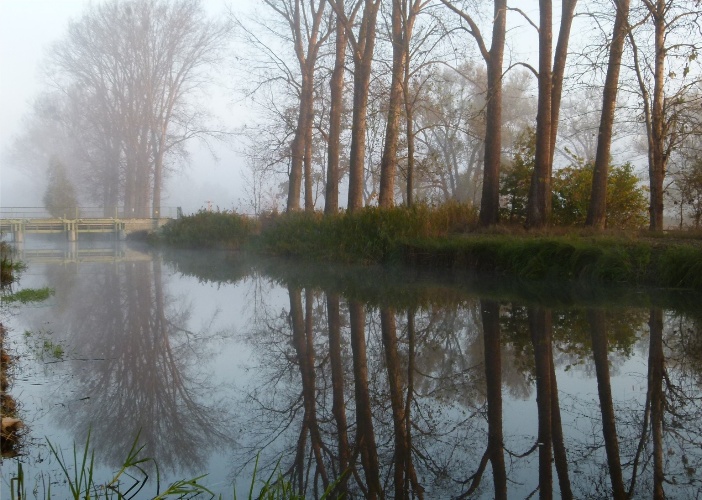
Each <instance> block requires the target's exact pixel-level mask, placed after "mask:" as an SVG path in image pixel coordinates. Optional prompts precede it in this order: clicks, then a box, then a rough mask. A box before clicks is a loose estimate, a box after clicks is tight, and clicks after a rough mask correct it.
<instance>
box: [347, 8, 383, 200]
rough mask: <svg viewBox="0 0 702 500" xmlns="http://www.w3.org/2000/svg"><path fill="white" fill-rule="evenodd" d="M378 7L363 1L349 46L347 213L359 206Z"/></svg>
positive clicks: (362, 182) (361, 191)
mask: <svg viewBox="0 0 702 500" xmlns="http://www.w3.org/2000/svg"><path fill="white" fill-rule="evenodd" d="M379 8H380V0H365V7H364V9H363V19H362V21H361V27H360V29H359V33H358V39H357V40H356V43H355V44H354V47H353V52H354V75H353V118H352V129H351V152H350V157H349V198H348V203H347V210H348V211H349V212H354V211H356V210H358V209H360V208H362V207H363V184H364V170H365V161H366V129H367V120H366V115H367V113H368V90H369V87H370V78H371V66H372V63H373V50H374V48H375V34H376V30H375V28H376V19H377V15H378V9H379Z"/></svg>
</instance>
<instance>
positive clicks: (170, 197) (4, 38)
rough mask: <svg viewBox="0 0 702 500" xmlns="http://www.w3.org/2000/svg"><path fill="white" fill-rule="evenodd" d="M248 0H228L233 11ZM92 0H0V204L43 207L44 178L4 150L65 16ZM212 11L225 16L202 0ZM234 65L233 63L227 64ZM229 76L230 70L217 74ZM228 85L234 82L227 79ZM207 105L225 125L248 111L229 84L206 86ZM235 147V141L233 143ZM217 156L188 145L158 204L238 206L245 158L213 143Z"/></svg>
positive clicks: (218, 0) (214, 3)
mask: <svg viewBox="0 0 702 500" xmlns="http://www.w3.org/2000/svg"><path fill="white" fill-rule="evenodd" d="M248 3H249V0H234V5H233V6H232V7H233V8H236V9H237V10H240V9H241V8H242V7H244V6H245V5H246V4H248ZM91 4H95V1H91V0H0V207H18V206H24V207H28V206H32V207H38V206H42V205H43V203H42V196H43V193H44V189H45V188H46V184H45V182H44V180H43V179H36V178H35V177H32V176H29V175H28V174H26V173H24V172H20V171H18V170H16V169H14V168H13V167H12V166H11V165H9V164H8V163H7V162H8V160H7V155H6V154H5V152H6V151H7V150H8V148H9V146H10V145H11V144H12V141H13V139H14V137H15V136H17V135H18V134H19V133H21V131H22V120H23V117H24V116H26V114H27V113H28V112H29V111H30V110H31V106H32V101H33V100H34V98H35V97H36V96H37V95H38V94H39V93H40V91H41V89H42V75H41V63H42V61H43V60H44V57H45V55H46V52H47V50H48V49H49V47H50V46H51V44H52V43H53V42H55V41H57V40H59V39H61V38H62V37H63V36H64V35H65V33H66V29H67V26H68V22H69V20H71V19H77V18H79V17H80V16H81V15H82V13H83V12H84V11H85V9H87V8H88V7H89V6H90V5H91ZM203 5H204V6H205V8H206V9H207V10H208V12H209V13H210V14H211V15H220V16H221V15H224V13H225V12H226V10H227V8H228V6H227V3H225V2H224V1H223V0H203ZM233 71H234V68H233ZM218 76H219V77H221V78H222V80H223V82H222V83H224V84H226V83H227V81H229V82H232V81H233V80H232V79H233V78H236V75H235V74H230V72H229V71H225V72H222V73H220V74H219V75H218ZM229 86H230V87H233V85H231V84H230V85H229ZM212 99H213V101H212V105H211V111H212V112H213V113H215V114H216V115H217V117H218V118H219V120H220V121H221V122H223V123H224V125H226V126H227V127H229V128H235V127H237V126H240V125H242V124H243V123H244V120H245V119H246V118H247V116H248V111H247V110H246V109H245V108H242V107H241V106H239V105H236V104H235V101H236V99H237V96H236V94H235V91H234V90H233V89H231V90H227V89H219V90H215V91H214V92H213V96H212ZM234 146H235V145H234ZM214 149H215V151H214V152H215V156H216V159H215V158H213V155H212V154H211V153H210V152H209V151H208V149H207V148H205V147H203V146H201V145H199V144H197V143H193V144H192V146H191V148H190V150H191V161H190V166H189V167H187V168H186V169H185V170H182V171H180V172H177V173H175V174H174V175H172V176H171V178H170V179H169V180H168V182H167V185H166V192H165V193H164V196H163V199H162V204H163V206H164V207H170V206H180V207H182V208H183V210H184V212H185V213H192V212H195V211H197V210H198V209H200V208H205V207H207V206H208V202H209V204H210V205H211V206H212V207H213V208H214V207H219V208H221V209H231V208H234V207H239V206H241V204H242V199H243V198H244V197H245V194H244V190H243V180H242V179H243V172H244V160H243V159H242V158H241V157H240V156H239V155H238V154H237V153H235V151H234V149H232V147H225V146H223V145H216V144H215V145H214Z"/></svg>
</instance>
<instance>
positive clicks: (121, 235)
mask: <svg viewBox="0 0 702 500" xmlns="http://www.w3.org/2000/svg"><path fill="white" fill-rule="evenodd" d="M115 239H116V240H117V241H124V240H126V239H127V231H126V229H125V223H124V221H116V222H115Z"/></svg>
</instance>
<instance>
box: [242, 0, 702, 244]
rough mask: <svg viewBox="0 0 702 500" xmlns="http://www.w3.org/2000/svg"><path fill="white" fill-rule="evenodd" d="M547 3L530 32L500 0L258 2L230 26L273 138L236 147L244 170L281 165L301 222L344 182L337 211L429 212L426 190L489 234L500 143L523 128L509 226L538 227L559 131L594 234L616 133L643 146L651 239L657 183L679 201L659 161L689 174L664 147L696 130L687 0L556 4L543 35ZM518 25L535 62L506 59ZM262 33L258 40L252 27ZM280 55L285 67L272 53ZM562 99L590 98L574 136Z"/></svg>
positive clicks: (259, 136) (675, 149)
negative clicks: (519, 196)
mask: <svg viewBox="0 0 702 500" xmlns="http://www.w3.org/2000/svg"><path fill="white" fill-rule="evenodd" d="M551 3H552V2H551V1H547V0H541V1H539V3H538V9H537V12H538V19H534V20H532V19H531V18H530V17H529V14H531V13H529V12H526V11H524V10H522V9H520V8H517V7H512V6H509V5H508V4H507V2H506V1H505V0H495V1H494V2H493V3H492V9H491V10H490V11H489V12H488V11H487V10H486V9H485V8H483V7H481V6H478V5H475V4H474V3H471V2H454V1H449V0H440V1H438V0H437V1H435V2H433V1H428V0H425V1H410V0H386V1H382V0H355V1H351V0H347V1H345V2H344V1H339V0H318V1H304V0H266V1H265V2H264V4H265V6H266V8H267V9H266V11H267V12H268V13H269V14H270V15H268V16H266V15H265V12H264V14H263V15H262V16H261V15H258V19H259V23H260V24H258V25H257V24H255V23H254V24H252V23H251V22H246V23H244V22H241V23H240V26H241V28H242V31H243V32H244V33H245V35H246V37H247V41H248V42H249V43H250V45H251V47H253V48H255V49H256V53H255V54H252V59H251V61H252V62H254V61H255V62H256V63H257V66H255V67H257V68H258V69H260V72H259V73H258V74H259V77H260V78H259V79H258V80H257V81H256V85H257V89H259V90H260V89H261V88H262V87H263V88H265V89H267V92H269V94H267V95H269V96H275V97H274V99H271V100H269V99H267V98H266V92H262V93H259V94H258V98H259V103H260V104H262V107H263V108H264V109H265V110H266V111H267V112H270V113H271V117H272V118H273V119H274V120H275V122H276V125H277V128H276V127H275V126H273V127H272V128H269V130H268V131H267V132H266V133H261V129H260V128H257V129H255V130H256V132H255V140H256V145H255V146H254V147H252V148H251V149H250V150H249V154H250V159H251V160H252V163H253V164H254V166H255V168H254V170H255V172H258V174H259V175H262V176H268V175H269V174H270V170H271V167H276V166H283V167H284V168H285V170H286V171H287V174H288V175H287V180H288V182H287V183H286V184H284V185H285V187H286V188H287V189H286V193H287V194H286V206H287V210H298V209H300V208H301V199H302V197H303V191H302V187H303V185H304V207H305V209H306V210H313V209H314V208H315V207H316V206H317V196H318V195H319V194H320V193H322V192H323V193H324V198H325V210H326V211H332V212H333V211H335V210H337V209H338V197H339V194H338V193H339V187H340V185H341V186H343V185H344V182H340V179H342V178H343V175H344V174H345V173H348V200H347V209H348V210H349V211H354V210H356V209H358V208H360V207H361V206H363V205H364V204H369V203H376V202H377V203H378V204H379V205H381V206H390V205H392V204H394V203H396V202H398V201H400V200H401V201H402V202H404V203H407V204H411V203H412V202H413V200H414V199H415V198H416V196H417V195H419V196H420V197H421V198H423V199H426V200H427V201H432V199H433V198H434V197H435V196H436V194H437V193H436V190H442V191H443V192H442V193H441V195H443V196H444V197H452V198H457V199H462V200H466V201H472V202H474V203H476V204H477V203H479V204H480V214H481V215H480V222H481V224H483V225H492V224H495V223H497V222H498V221H499V220H500V214H501V208H504V197H502V196H501V195H500V179H501V177H502V176H501V175H500V171H501V169H502V167H503V165H504V164H505V163H507V161H506V160H507V159H508V157H509V154H510V152H511V151H513V150H514V145H515V143H514V139H515V138H516V137H517V136H518V135H519V133H520V132H522V131H523V130H524V129H526V127H528V126H533V127H534V128H535V130H536V135H535V137H536V142H535V155H534V162H533V167H532V170H531V180H530V187H529V194H528V199H527V207H526V220H525V223H526V224H527V225H528V226H531V227H539V226H543V225H546V224H548V223H550V222H552V221H554V219H553V201H552V200H553V182H554V163H557V159H558V158H559V157H558V156H557V152H558V151H563V150H564V149H565V147H566V145H568V143H569V142H572V141H573V140H574V138H573V136H572V133H573V132H574V131H575V132H576V133H579V134H580V135H581V136H582V135H585V134H590V135H594V140H590V141H589V142H590V146H591V147H593V148H594V149H595V151H593V152H592V153H593V154H592V156H591V157H590V158H587V160H588V162H589V163H591V168H592V171H593V172H592V182H591V185H590V193H589V196H588V201H587V205H588V207H587V216H586V219H585V221H583V222H584V223H586V224H587V225H591V226H594V227H600V228H602V227H604V226H605V224H606V220H607V213H608V210H607V199H608V197H607V191H608V190H607V184H608V182H610V181H608V179H609V177H610V165H611V164H612V145H613V140H616V139H617V138H618V137H620V138H621V137H622V136H623V134H621V133H619V134H616V133H615V130H616V131H617V132H619V131H622V130H624V129H626V130H629V131H631V132H630V134H628V138H629V140H630V142H629V147H630V148H632V149H633V148H634V147H635V144H636V143H637V140H638V139H639V138H641V137H643V138H644V141H641V140H638V142H639V143H640V142H645V145H644V146H643V150H644V151H645V153H646V157H647V160H648V167H649V168H648V170H649V173H648V178H649V186H648V191H649V193H650V200H649V226H650V228H651V229H654V230H659V229H662V228H663V214H664V210H663V208H664V202H663V200H664V195H665V194H666V192H668V193H673V192H674V189H672V188H671V186H670V183H671V181H673V180H677V181H678V185H679V186H678V187H679V188H680V184H681V182H682V181H681V180H682V178H683V177H681V176H677V177H675V179H673V178H672V177H671V176H667V175H666V172H667V171H668V169H669V167H670V165H673V164H675V165H676V166H679V167H680V169H681V171H682V170H684V171H686V172H687V171H688V170H689V169H688V168H683V166H686V165H689V160H688V163H687V164H685V162H683V161H681V158H682V156H681V155H680V154H679V150H680V149H681V146H682V145H683V144H685V143H686V142H689V141H690V140H692V139H691V138H694V137H696V136H697V135H698V133H699V118H700V113H699V112H698V111H697V110H696V103H697V100H698V99H699V93H698V92H697V90H696V89H695V86H696V85H697V84H698V82H699V71H698V70H699V68H698V66H697V64H696V56H697V48H698V44H697V42H696V40H697V39H699V32H700V25H699V22H698V18H699V14H700V13H701V11H700V10H699V5H698V2H695V1H685V0H683V1H678V2H672V1H665V0H638V1H637V0H635V1H634V2H631V1H630V0H607V1H599V0H590V1H585V0H583V1H581V2H580V3H578V1H577V0H568V1H564V2H562V4H561V12H560V18H559V19H558V21H557V22H554V16H553V8H552V5H551ZM276 21H278V22H279V23H278V24H276ZM574 22H577V23H579V24H578V25H577V28H578V32H579V33H584V32H587V31H589V32H593V33H596V36H594V37H588V38H587V39H586V37H584V36H580V37H579V39H578V40H576V44H577V45H576V46H575V47H572V45H573V44H571V43H570V39H571V36H570V33H571V28H572V27H573V23H574ZM519 23H522V24H525V25H526V26H528V27H529V28H533V31H534V32H536V34H537V36H536V41H537V43H538V57H537V63H536V64H533V63H532V61H530V60H526V59H525V60H520V59H519V55H518V52H517V51H515V45H516V44H523V43H530V42H531V40H530V39H528V38H526V36H527V35H524V33H522V35H521V36H524V38H521V37H520V38H518V39H517V38H516V36H517V35H516V34H517V33H520V30H519V29H518V26H517V25H518V24H519ZM264 25H265V26H267V27H268V28H267V33H268V36H266V37H262V36H261V35H260V33H261V31H260V30H259V29H258V28H257V26H264ZM486 28H489V29H486ZM508 28H509V32H510V33H515V35H512V36H513V38H510V37H508V34H507V33H508ZM521 31H522V32H523V31H524V30H523V29H522V30H521ZM554 31H556V32H555V33H554ZM488 33H490V35H489V36H488ZM332 35H333V36H332ZM554 37H555V46H554ZM468 42H471V43H468ZM505 48H508V49H510V51H509V52H508V54H509V56H510V61H509V66H508V67H506V66H507V64H506V63H505V61H504V54H505ZM292 49H294V54H295V55H296V56H297V62H298V63H299V64H297V65H295V66H293V65H289V64H287V62H286V59H285V56H284V54H285V53H286V50H288V51H291V50H292ZM474 53H477V54H478V55H479V57H473V56H472V54H474ZM513 53H514V55H513ZM261 54H267V55H268V56H270V57H269V58H267V59H266V58H262V57H261ZM347 59H349V61H347ZM350 64H352V65H353V71H352V73H351V74H350V75H349V76H348V78H347V80H348V81H347V82H346V83H347V84H348V85H345V80H344V78H345V74H346V73H345V69H346V65H350ZM534 81H535V82H536V86H535V88H534V84H533V83H534ZM281 82H282V84H281ZM327 88H329V90H328V91H327ZM583 88H587V89H589V90H587V91H586V90H583ZM534 90H535V91H536V99H535V100H534V99H533V98H530V97H531V96H529V93H530V92H532V91H534ZM346 91H347V94H348V96H345V94H344V92H346ZM564 92H569V93H570V95H574V96H576V99H577V98H580V99H588V100H590V101H591V105H592V107H593V108H594V109H592V110H591V113H592V114H591V115H590V117H589V120H588V130H584V129H582V128H581V129H580V130H578V126H577V122H578V121H579V120H580V121H581V118H582V117H581V116H579V115H578V114H577V107H578V104H577V103H576V104H573V103H572V102H569V101H568V99H563V95H564ZM281 96H287V97H288V98H289V99H287V100H284V99H283V100H281ZM516 102H518V103H519V105H515V103H516ZM562 102H563V103H564V111H565V115H564V116H563V117H561V108H562V107H563V106H562ZM344 110H348V112H349V113H350V114H351V117H350V118H348V117H346V118H344ZM534 111H535V112H534ZM615 112H616V113H617V114H616V118H617V120H616V121H615ZM515 113H518V116H514V115H515ZM293 116H296V117H297V119H293V118H292V117H293ZM561 123H563V124H564V127H565V130H564V131H559V125H561ZM344 125H345V126H346V128H344ZM402 125H404V129H403V127H402ZM267 126H270V124H267ZM574 126H575V130H574ZM515 128H516V130H515ZM564 132H565V133H564ZM266 134H268V138H269V141H267V142H266V141H264V142H266V146H262V145H261V141H262V140H263V139H264V138H265V137H266ZM288 137H292V141H290V140H289V139H287V138H288ZM632 137H633V138H635V139H632ZM575 140H576V141H577V139H575ZM580 142H581V143H582V142H585V141H580ZM289 143H291V144H292V147H291V148H290V149H289V150H288V148H287V144H289ZM615 145H616V143H615ZM688 149H689V148H688ZM272 151H275V152H277V156H276V155H271V154H270V153H271V152H272ZM588 153H590V152H589V151H588ZM631 156H634V155H631ZM564 158H566V159H568V158H569V156H568V155H566V156H565V157H564ZM693 158H697V155H696V154H693ZM630 159H633V158H625V159H624V160H625V162H626V161H628V160H630ZM480 160H482V161H480ZM315 163H316V164H317V168H316V171H315V169H314V167H313V165H314V164H315ZM437 164H438V165H437ZM457 166H458V168H456V167H457ZM437 167H438V168H437ZM556 170H557V169H556ZM459 172H460V175H456V174H458V173H459ZM459 178H460V179H459ZM303 179H304V183H303V182H302V180H303ZM315 183H318V184H320V185H322V186H323V187H319V186H316V185H315ZM402 184H404V186H402ZM257 189H258V191H257V193H258V196H259V199H258V201H259V203H260V201H261V200H260V195H261V186H260V185H258V186H257ZM686 194H687V193H686ZM440 197H441V196H438V198H440ZM683 198H684V200H683ZM690 200H691V198H690V196H689V194H687V196H683V195H682V194H681V199H680V201H681V202H683V201H684V203H685V204H687V205H694V203H695V202H691V201H690ZM259 208H260V207H259Z"/></svg>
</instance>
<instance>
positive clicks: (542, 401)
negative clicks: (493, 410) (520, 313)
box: [528, 307, 553, 500]
mask: <svg viewBox="0 0 702 500" xmlns="http://www.w3.org/2000/svg"><path fill="white" fill-rule="evenodd" d="M528 314H529V330H530V332H531V341H532V344H533V346H534V366H535V372H536V405H537V408H538V414H539V434H538V443H539V498H541V499H543V500H548V499H551V498H553V471H552V469H551V467H552V465H551V461H552V456H553V455H552V449H553V437H552V428H553V426H552V422H551V408H552V406H551V394H552V389H551V357H552V356H553V353H552V352H551V333H552V332H551V330H552V324H551V311H550V310H546V309H544V308H541V307H529V311H528Z"/></svg>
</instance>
